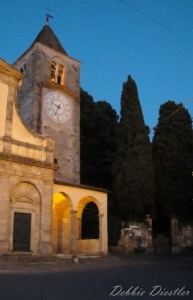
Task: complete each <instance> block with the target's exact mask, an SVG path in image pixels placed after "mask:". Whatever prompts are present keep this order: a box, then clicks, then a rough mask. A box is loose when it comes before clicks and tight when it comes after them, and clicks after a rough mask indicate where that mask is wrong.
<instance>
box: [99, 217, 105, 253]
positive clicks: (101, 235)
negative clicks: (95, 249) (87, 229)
mask: <svg viewBox="0 0 193 300" xmlns="http://www.w3.org/2000/svg"><path fill="white" fill-rule="evenodd" d="M103 217H104V214H99V254H100V255H103V253H104V251H103Z"/></svg>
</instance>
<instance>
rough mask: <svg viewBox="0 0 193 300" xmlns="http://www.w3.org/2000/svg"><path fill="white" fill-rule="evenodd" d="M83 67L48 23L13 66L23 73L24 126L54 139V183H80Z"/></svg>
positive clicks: (21, 103)
mask: <svg viewBox="0 0 193 300" xmlns="http://www.w3.org/2000/svg"><path fill="white" fill-rule="evenodd" d="M80 65H81V62H80V61H78V60H76V59H73V58H72V57H70V56H69V55H68V54H67V52H66V51H65V50H64V48H63V46H62V45H61V44H60V42H59V40H58V38H57V37H56V35H55V34H54V32H53V31H52V29H51V28H50V26H49V24H48V23H47V24H46V25H45V26H44V27H43V29H42V30H41V31H40V33H39V34H38V36H37V37H36V39H35V40H34V42H33V43H32V45H31V46H30V47H29V49H28V50H27V51H25V52H24V54H23V55H21V57H20V58H18V59H17V61H16V62H15V63H14V64H13V66H14V67H15V68H16V69H18V70H19V71H21V72H23V73H24V79H23V85H22V86H21V87H20V89H19V91H18V96H17V97H18V105H19V110H20V113H21V116H22V118H23V120H24V121H25V123H26V124H27V125H28V126H29V127H30V128H31V129H32V130H34V131H35V132H37V133H39V134H41V135H47V136H52V137H53V138H54V139H55V154H54V163H55V164H58V166H59V170H58V171H57V172H56V173H55V181H56V182H57V181H58V182H69V183H79V181H80Z"/></svg>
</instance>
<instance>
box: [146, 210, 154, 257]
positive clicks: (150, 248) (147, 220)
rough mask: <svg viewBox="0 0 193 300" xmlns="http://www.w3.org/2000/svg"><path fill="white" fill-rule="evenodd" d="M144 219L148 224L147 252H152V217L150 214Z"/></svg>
mask: <svg viewBox="0 0 193 300" xmlns="http://www.w3.org/2000/svg"><path fill="white" fill-rule="evenodd" d="M145 221H146V223H147V226H148V231H147V253H152V252H153V238H152V218H151V216H150V215H146V218H145Z"/></svg>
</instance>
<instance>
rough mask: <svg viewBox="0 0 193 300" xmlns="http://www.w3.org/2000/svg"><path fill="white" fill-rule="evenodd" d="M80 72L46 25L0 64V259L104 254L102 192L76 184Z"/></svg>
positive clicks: (77, 172)
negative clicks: (14, 57)
mask: <svg viewBox="0 0 193 300" xmlns="http://www.w3.org/2000/svg"><path fill="white" fill-rule="evenodd" d="M80 66H81V63H80V62H79V61H78V60H75V59H73V58H71V57H70V56H69V55H68V54H67V52H66V51H65V50H64V48H63V47H62V45H61V44H60V42H59V40H58V39H57V37H56V35H55V34H54V32H53V31H52V29H51V28H50V26H49V24H48V23H47V24H46V25H45V26H44V27H43V29H42V30H41V31H40V33H39V35H38V36H37V37H36V39H35V40H34V42H33V43H32V45H31V46H30V47H29V49H27V50H26V51H25V53H24V54H22V55H21V56H20V57H19V58H18V59H17V61H16V62H15V63H14V64H13V66H11V65H9V64H8V63H7V62H5V61H4V60H2V59H0V101H1V110H0V190H1V193H0V203H1V206H0V216H1V218H0V224H1V226H0V253H1V254H2V253H12V252H17V253H23V252H27V253H32V254H42V255H50V254H57V253H71V254H73V255H74V254H79V253H83V254H103V255H105V254H106V253H107V251H108V248H107V191H105V190H102V189H97V188H93V187H88V186H84V185H81V183H80ZM86 211H90V212H91V213H93V212H94V215H93V219H95V221H96V219H97V221H96V222H95V224H94V225H93V226H94V227H98V228H95V234H94V235H93V236H92V234H91V235H85V234H84V232H83V229H84V228H85V224H86V223H84V216H85V212H86ZM91 215H92V214H91ZM87 224H89V225H88V226H89V227H92V219H91V218H90V223H87ZM83 227H84V228H83ZM96 232H98V233H96Z"/></svg>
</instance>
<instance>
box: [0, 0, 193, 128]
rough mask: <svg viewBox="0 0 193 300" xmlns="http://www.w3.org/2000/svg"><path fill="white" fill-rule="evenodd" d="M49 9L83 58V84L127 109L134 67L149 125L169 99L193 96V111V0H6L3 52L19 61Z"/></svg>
mask: <svg viewBox="0 0 193 300" xmlns="http://www.w3.org/2000/svg"><path fill="white" fill-rule="evenodd" d="M47 7H49V11H48V10H47ZM139 11H140V12H141V13H140V12H139ZM46 13H49V14H51V15H53V16H54V19H51V20H50V26H51V28H52V29H53V31H54V32H55V34H56V36H57V37H58V38H59V40H60V42H61V43H62V45H63V47H64V49H65V50H66V51H67V53H68V54H69V56H71V57H73V58H75V59H78V60H80V61H81V62H82V63H83V65H82V68H81V87H82V88H83V89H84V90H86V91H87V92H88V93H89V94H91V95H92V96H93V98H94V100H95V101H98V100H106V101H107V102H109V103H110V104H111V105H112V107H113V108H115V109H116V110H117V112H118V114H119V112H120V96H121V91H122V83H123V82H125V81H126V80H127V76H128V75H131V76H132V78H133V79H134V80H135V82H136V84H137V87H138V92H139V98H140V102H141V106H142V110H143V114H144V118H145V122H146V124H147V125H149V126H150V127H153V126H155V125H156V124H157V119H158V113H159V107H160V105H161V104H163V103H164V102H166V101H167V100H174V101H175V102H177V103H180V102H182V103H183V104H185V103H187V102H188V101H190V102H189V104H188V105H186V108H187V109H188V110H189V112H190V114H191V115H192V117H193V101H192V102H191V100H193V26H192V25H191V23H192V19H193V1H192V0H81V1H80V0H55V1H53V0H52V1H51V0H33V1H30V0H11V1H7V0H1V10H0V25H1V26H0V37H1V42H0V57H1V58H3V59H4V60H6V61H7V62H8V63H10V64H12V63H13V62H14V61H15V60H16V59H17V58H18V57H19V56H20V55H21V54H22V53H23V52H24V51H25V50H26V49H27V48H28V47H29V46H30V45H31V43H32V42H33V40H34V39H35V37H36V36H37V34H38V33H39V31H40V30H41V29H42V27H43V26H44V24H45V14H46ZM153 20H154V21H153Z"/></svg>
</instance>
